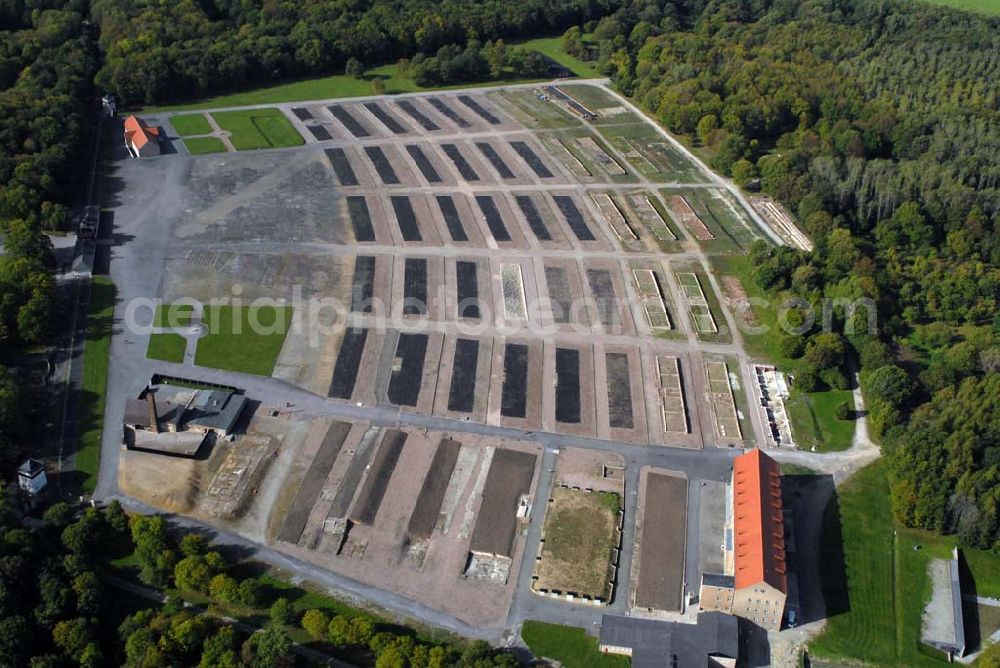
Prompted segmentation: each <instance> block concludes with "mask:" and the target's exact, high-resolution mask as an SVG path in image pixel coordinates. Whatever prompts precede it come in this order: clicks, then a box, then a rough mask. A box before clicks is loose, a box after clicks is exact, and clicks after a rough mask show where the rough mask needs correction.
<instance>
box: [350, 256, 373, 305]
mask: <svg viewBox="0 0 1000 668" xmlns="http://www.w3.org/2000/svg"><path fill="white" fill-rule="evenodd" d="M374 289H375V258H374V257H372V256H371V255H359V256H358V257H356V258H355V259H354V275H353V276H352V277H351V312H352V313H371V312H372V294H373V292H374Z"/></svg>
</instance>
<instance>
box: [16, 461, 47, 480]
mask: <svg viewBox="0 0 1000 668" xmlns="http://www.w3.org/2000/svg"><path fill="white" fill-rule="evenodd" d="M44 470H45V465H44V464H42V463H41V462H40V461H38V460H37V459H25V460H24V463H22V464H21V465H20V466H18V467H17V474H18V475H23V476H27V477H29V478H34V477H35V476H36V475H38V474H39V473H41V472H42V471H44Z"/></svg>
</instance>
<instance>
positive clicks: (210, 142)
mask: <svg viewBox="0 0 1000 668" xmlns="http://www.w3.org/2000/svg"><path fill="white" fill-rule="evenodd" d="M184 147H185V148H186V149H187V150H188V153H190V154H191V155H205V154H207V153H225V152H226V151H227V150H229V149H227V148H226V145H225V143H223V141H222V140H221V139H219V138H218V137H192V138H191V139H185V140H184Z"/></svg>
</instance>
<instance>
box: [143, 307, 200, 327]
mask: <svg viewBox="0 0 1000 668" xmlns="http://www.w3.org/2000/svg"><path fill="white" fill-rule="evenodd" d="M193 314H194V307H193V306H191V305H190V304H160V305H159V306H157V307H156V312H155V313H154V314H153V327H183V326H185V325H190V324H191V316H192V315H193Z"/></svg>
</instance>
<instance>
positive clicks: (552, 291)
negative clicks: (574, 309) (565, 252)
mask: <svg viewBox="0 0 1000 668" xmlns="http://www.w3.org/2000/svg"><path fill="white" fill-rule="evenodd" d="M545 282H546V283H547V284H548V286H549V300H550V301H551V302H552V320H553V321H554V322H559V323H563V322H569V321H570V308H571V306H572V304H573V295H572V294H570V291H569V281H568V280H567V279H566V270H565V269H563V268H562V267H545Z"/></svg>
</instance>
